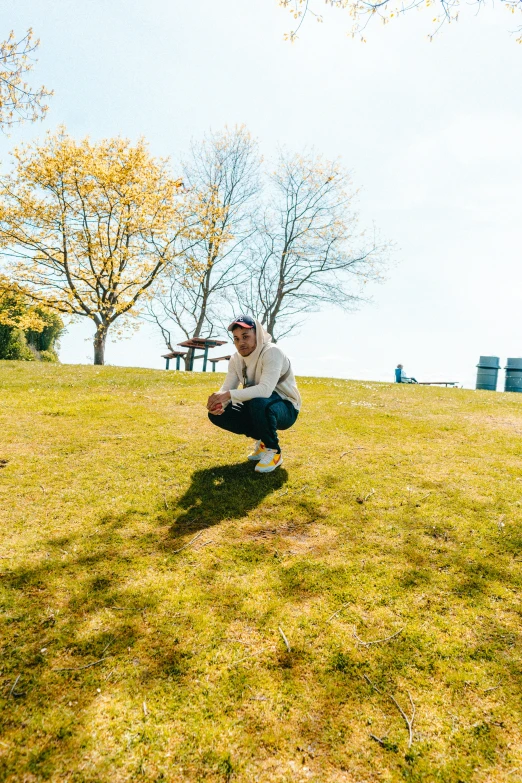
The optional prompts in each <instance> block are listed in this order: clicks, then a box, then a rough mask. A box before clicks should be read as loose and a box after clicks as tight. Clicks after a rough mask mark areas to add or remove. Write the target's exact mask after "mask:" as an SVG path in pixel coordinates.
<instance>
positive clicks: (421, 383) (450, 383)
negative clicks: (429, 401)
mask: <svg viewBox="0 0 522 783" xmlns="http://www.w3.org/2000/svg"><path fill="white" fill-rule="evenodd" d="M458 383H459V382H458V381H419V383H418V385H419V386H458Z"/></svg>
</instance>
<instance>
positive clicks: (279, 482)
mask: <svg viewBox="0 0 522 783" xmlns="http://www.w3.org/2000/svg"><path fill="white" fill-rule="evenodd" d="M287 479H288V473H287V472H286V470H284V468H278V469H277V470H275V471H274V472H273V473H266V474H264V475H263V474H260V473H256V472H255V471H254V465H245V463H244V462H240V463H237V464H236V465H221V466H217V467H213V468H206V469H205V470H197V471H196V472H195V473H194V474H193V475H192V483H191V485H190V487H189V488H188V489H187V491H186V492H185V494H184V495H183V496H182V497H181V498H180V499H179V500H178V501H177V504H176V505H177V508H176V509H173V512H172V526H171V529H170V532H171V535H172V536H173V537H175V538H177V537H178V536H182V535H184V534H185V533H187V531H188V530H194V531H196V532H197V531H198V530H202V529H204V528H206V527H211V526H212V525H215V524H217V523H218V522H221V521H222V520H223V519H240V518H241V517H243V516H244V515H245V514H246V513H248V512H249V511H251V510H252V509H253V508H255V507H256V506H258V505H259V503H261V501H262V500H263V499H264V498H265V497H266V496H267V495H270V494H271V493H272V492H275V491H276V490H278V489H280V488H281V487H282V486H283V484H284V483H285V482H286V481H287ZM180 509H183V510H182V511H181V512H180Z"/></svg>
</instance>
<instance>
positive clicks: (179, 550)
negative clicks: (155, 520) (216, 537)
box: [172, 530, 205, 555]
mask: <svg viewBox="0 0 522 783" xmlns="http://www.w3.org/2000/svg"><path fill="white" fill-rule="evenodd" d="M204 532H205V531H204V530H200V531H199V533H197V534H196V535H195V536H194V538H191V539H190V541H189V542H188V544H185V545H184V546H182V547H180V549H175V550H174V551H173V552H172V554H173V555H177V554H178V552H183V550H184V549H186V548H187V547H188V546H190V545H191V544H193V543H194V541H195V540H196V538H199V537H200V536H202V535H203V533H204Z"/></svg>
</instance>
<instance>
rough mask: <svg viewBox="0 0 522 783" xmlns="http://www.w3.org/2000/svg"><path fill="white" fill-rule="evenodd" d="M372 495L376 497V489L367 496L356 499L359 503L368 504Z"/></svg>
mask: <svg viewBox="0 0 522 783" xmlns="http://www.w3.org/2000/svg"><path fill="white" fill-rule="evenodd" d="M372 495H375V490H374V489H372V490H371V491H370V492H368V494H367V495H365V496H364V497H362V496H360V497H357V498H355V499H356V501H357V503H366V501H367V500H368V499H369V498H371V496H372Z"/></svg>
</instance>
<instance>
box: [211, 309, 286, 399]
mask: <svg viewBox="0 0 522 783" xmlns="http://www.w3.org/2000/svg"><path fill="white" fill-rule="evenodd" d="M256 339H257V345H256V347H255V349H254V350H253V351H252V353H251V354H250V356H241V354H239V353H235V354H234V355H233V356H232V358H231V359H230V362H229V364H228V373H227V376H226V378H225V380H224V383H223V386H222V387H221V389H220V391H222V392H224V391H229V392H230V400H231V402H232V403H233V404H235V405H237V404H238V403H242V402H247V400H253V399H254V398H255V397H270V395H271V394H273V393H274V391H275V392H277V394H279V395H280V396H281V397H282V398H283V400H290V402H291V403H292V405H293V406H294V408H295V409H296V410H299V409H300V407H301V395H300V394H299V390H298V388H297V385H296V382H295V376H294V373H293V370H292V368H291V367H290V360H289V359H288V357H287V356H286V355H285V354H284V353H283V351H282V350H281V348H279V347H278V346H277V345H274V344H273V343H272V336H271V335H270V334H268V332H267V331H266V329H265V328H264V326H263V325H262V324H261V323H260V322H259V321H256ZM289 369H290V372H289V373H288V375H287V377H286V378H285V379H284V380H283V381H281V382H280V378H282V376H283V375H285V374H286V373H287V372H288V370H289ZM244 372H246V378H247V381H248V384H249V385H248V386H245V385H244ZM239 384H243V388H242V389H238V386H239ZM250 384H252V385H250Z"/></svg>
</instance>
